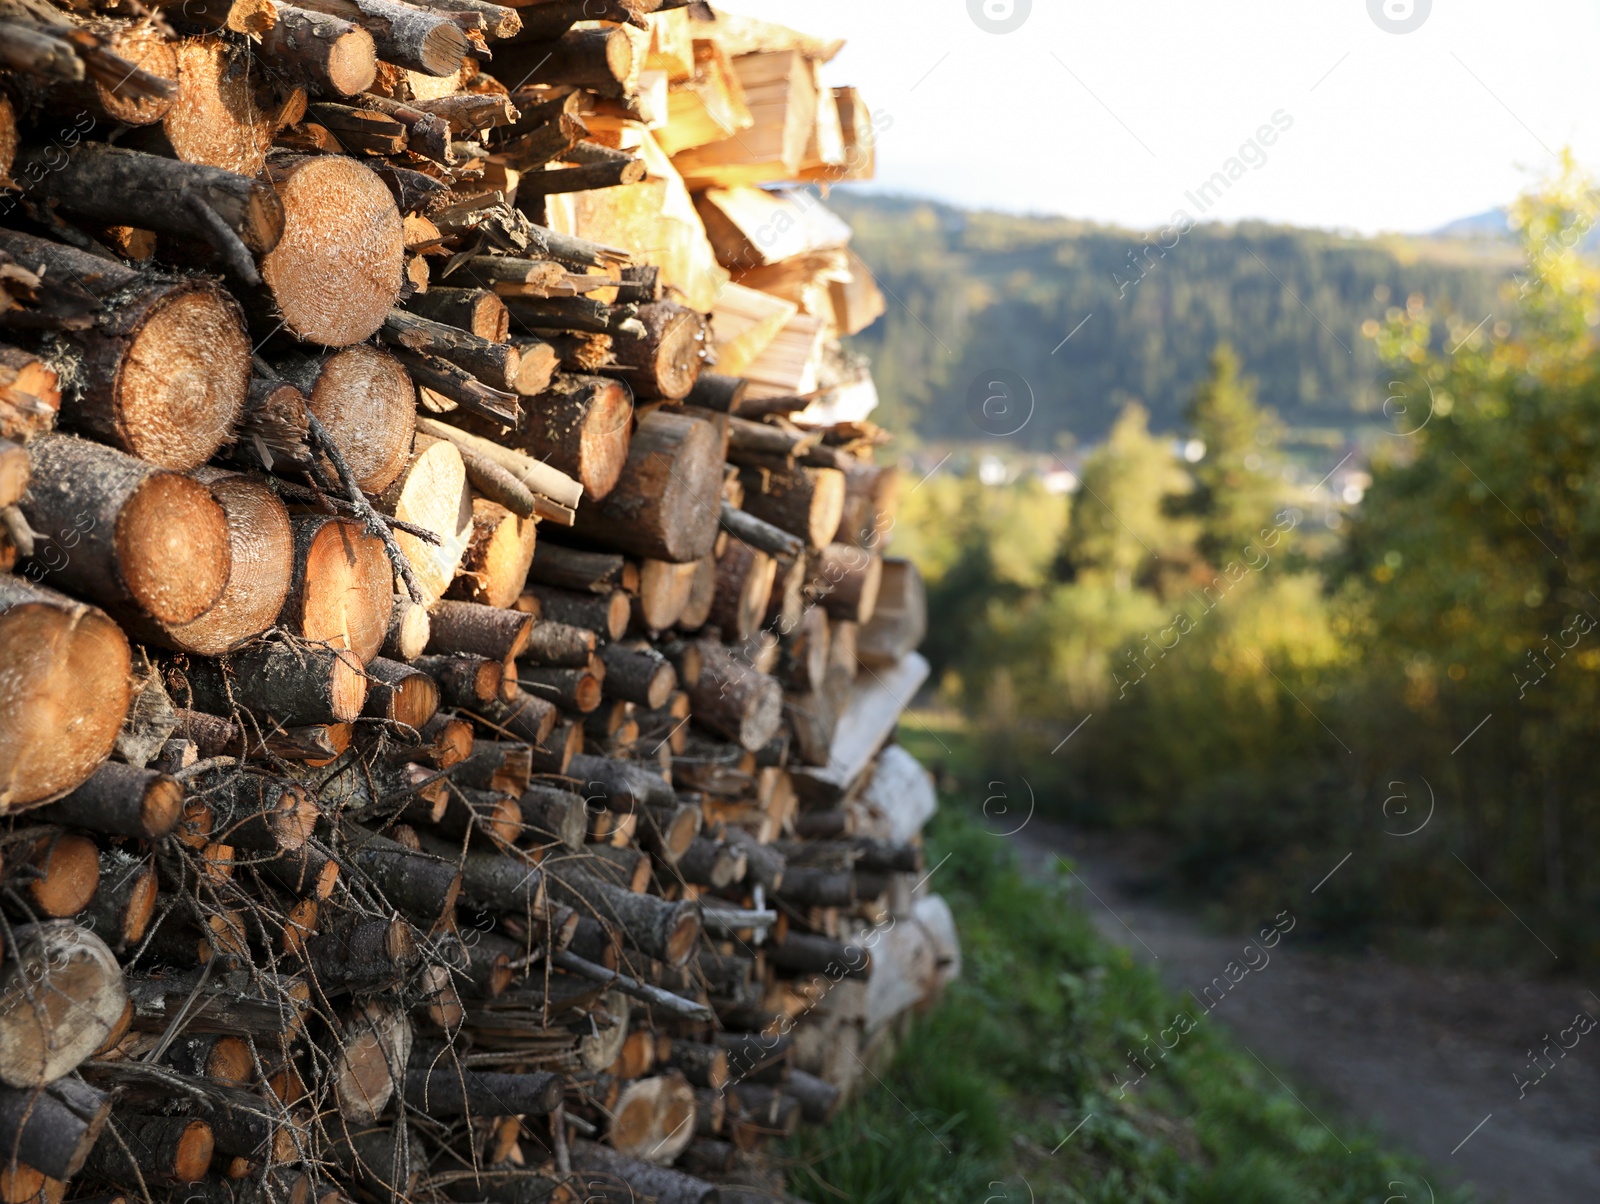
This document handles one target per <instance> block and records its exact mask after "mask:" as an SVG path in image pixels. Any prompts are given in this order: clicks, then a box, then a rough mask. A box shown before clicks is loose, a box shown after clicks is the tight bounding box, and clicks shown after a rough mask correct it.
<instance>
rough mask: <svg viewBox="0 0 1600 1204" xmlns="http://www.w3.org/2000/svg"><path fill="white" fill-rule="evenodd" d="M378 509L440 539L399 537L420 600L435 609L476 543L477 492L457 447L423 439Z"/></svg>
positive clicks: (404, 534) (401, 534)
mask: <svg viewBox="0 0 1600 1204" xmlns="http://www.w3.org/2000/svg"><path fill="white" fill-rule="evenodd" d="M378 508H379V509H380V510H382V511H383V512H384V513H386V514H392V515H393V516H394V517H395V518H397V519H400V520H401V521H402V522H405V523H409V524H410V525H411V526H414V527H419V528H421V529H422V530H424V531H428V532H431V533H432V534H433V536H434V538H435V539H436V540H437V542H436V543H429V542H427V541H426V540H424V539H421V538H419V537H418V536H416V535H412V534H411V533H409V532H406V531H397V532H396V533H395V537H394V538H395V542H396V543H397V544H399V545H400V551H401V552H402V553H404V555H405V558H406V560H407V561H408V562H409V563H410V565H411V572H412V575H413V576H414V577H415V578H416V582H417V586H418V588H419V589H420V591H421V593H422V597H421V598H420V599H419V601H420V602H421V603H422V604H423V605H424V606H429V607H431V606H433V605H434V603H436V602H438V600H439V599H440V598H442V597H443V596H444V593H445V591H446V590H447V589H449V588H450V583H451V581H452V580H454V578H455V574H456V569H457V568H458V567H460V564H461V559H462V557H463V556H465V555H466V550H467V546H468V544H469V542H470V541H471V539H472V530H473V528H472V493H471V491H470V490H469V489H468V487H467V467H466V464H465V463H463V461H462V459H461V453H460V452H459V451H457V450H456V445H455V444H454V443H451V442H450V441H449V440H448V439H434V438H432V437H431V436H429V435H418V436H417V438H416V444H415V447H414V450H413V451H412V453H411V458H410V460H409V461H408V462H407V464H406V466H405V468H404V469H402V470H401V472H400V475H399V476H398V477H396V478H395V479H394V482H393V483H392V484H391V485H390V486H389V488H388V489H387V490H385V491H384V493H383V496H382V497H380V498H379V499H378Z"/></svg>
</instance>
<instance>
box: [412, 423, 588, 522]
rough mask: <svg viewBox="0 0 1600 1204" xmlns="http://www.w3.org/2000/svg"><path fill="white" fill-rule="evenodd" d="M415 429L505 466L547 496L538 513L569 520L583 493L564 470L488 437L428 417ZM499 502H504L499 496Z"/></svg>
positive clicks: (519, 478)
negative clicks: (547, 503)
mask: <svg viewBox="0 0 1600 1204" xmlns="http://www.w3.org/2000/svg"><path fill="white" fill-rule="evenodd" d="M417 430H418V431H420V432H422V433H423V434H425V435H433V436H435V437H436V438H439V439H449V440H450V441H451V442H452V443H454V444H455V445H456V446H457V447H459V448H460V449H461V451H462V454H463V455H465V454H467V453H469V452H470V453H474V454H476V455H480V456H482V457H484V458H485V459H488V460H492V461H494V462H495V463H496V464H499V465H500V466H501V467H502V468H506V469H509V470H510V471H511V473H512V475H513V476H515V477H516V479H517V480H518V482H520V483H521V484H522V485H523V486H525V487H526V488H527V489H529V490H531V491H532V492H533V493H535V494H537V495H539V496H540V497H541V498H545V499H548V501H549V506H548V508H546V507H545V505H543V504H541V507H540V510H539V514H540V517H544V518H553V519H556V520H557V521H558V522H563V523H570V522H571V519H572V511H573V510H574V508H575V507H576V506H577V505H578V500H579V499H580V498H581V497H582V496H583V486H582V485H580V484H579V483H578V482H577V481H575V480H573V479H572V478H571V477H569V476H567V474H566V473H564V472H561V471H559V470H558V469H555V468H552V467H551V466H550V465H548V464H543V463H541V462H540V461H538V460H535V459H533V458H532V457H530V456H528V455H527V454H525V453H523V452H519V451H516V450H515V449H513V448H509V447H502V446H501V445H500V444H498V443H496V442H494V441H493V440H492V439H485V438H482V437H481V436H478V435H474V434H472V433H470V432H468V431H464V430H462V429H460V428H459V427H454V426H450V425H448V424H447V423H443V422H439V421H437V420H435V419H432V418H418V419H417ZM502 504H504V502H503V500H502Z"/></svg>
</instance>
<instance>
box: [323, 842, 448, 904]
mask: <svg viewBox="0 0 1600 1204" xmlns="http://www.w3.org/2000/svg"><path fill="white" fill-rule="evenodd" d="M347 848H348V856H349V860H350V864H351V865H352V866H353V867H355V868H356V869H358V870H360V871H361V872H362V873H364V874H365V875H367V877H368V878H370V879H371V880H372V882H373V883H374V884H375V885H376V886H377V887H378V889H379V890H381V891H382V892H383V893H384V895H386V896H387V897H388V899H389V901H390V903H392V904H393V905H394V906H395V907H396V908H397V909H398V910H399V911H400V912H401V913H402V914H404V915H407V916H410V917H411V918H412V919H414V920H416V921H417V922H418V923H420V924H423V925H427V926H431V925H433V924H435V923H437V922H438V921H439V920H441V919H443V918H444V917H446V916H448V915H449V914H450V913H451V912H452V911H453V910H454V908H455V905H456V898H457V896H458V895H459V894H460V893H461V871H460V870H458V869H457V868H456V867H455V866H454V865H452V864H451V863H450V862H448V861H446V860H445V859H444V858H442V857H433V856H430V855H429V854H426V853H418V852H413V851H412V850H411V849H408V848H406V847H405V846H403V845H399V844H396V843H395V842H394V841H392V840H388V839H385V838H384V837H382V836H377V835H374V834H372V833H370V832H365V831H359V832H355V833H353V834H352V836H351V839H350V840H349V842H348V846H347Z"/></svg>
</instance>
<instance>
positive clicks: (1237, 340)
mask: <svg viewBox="0 0 1600 1204" xmlns="http://www.w3.org/2000/svg"><path fill="white" fill-rule="evenodd" d="M828 204H829V206H830V207H832V208H835V209H837V210H839V212H840V213H841V214H842V215H843V216H844V217H846V218H847V219H848V220H849V221H850V223H851V225H852V226H853V227H854V229H855V238H854V240H853V243H852V245H853V246H854V248H855V249H856V251H857V252H858V253H859V254H860V255H861V256H862V257H863V258H864V259H865V260H866V262H867V263H868V264H869V265H870V266H871V268H872V270H873V273H874V274H875V275H876V276H877V278H878V279H879V281H880V282H881V283H882V284H883V286H884V290H885V293H886V295H887V296H888V310H887V312H886V313H885V314H884V316H883V317H882V318H881V319H879V321H878V322H876V323H875V324H874V325H873V326H871V327H869V328H868V329H867V330H866V331H865V332H863V334H862V335H860V336H858V338H857V340H856V342H857V344H858V347H859V349H860V350H862V351H864V352H867V353H868V354H870V355H871V357H872V362H873V374H874V377H875V379H876V381H877V385H878V390H879V392H880V394H881V395H882V397H883V401H884V405H883V414H884V419H883V421H884V423H885V425H887V426H890V427H892V428H893V429H895V430H899V431H910V430H915V431H916V433H917V434H918V435H920V436H921V437H922V438H924V439H928V440H951V439H954V440H963V439H971V438H973V437H975V434H976V432H975V431H974V429H973V427H972V425H971V423H970V422H969V421H968V419H967V415H966V391H967V387H968V385H969V384H970V383H971V382H972V381H973V380H974V379H976V378H977V377H978V376H979V374H980V373H983V372H987V371H991V370H994V369H998V368H1006V369H1009V370H1011V371H1013V372H1016V373H1019V374H1020V375H1021V376H1023V377H1024V378H1025V379H1026V380H1027V381H1028V382H1029V383H1030V385H1031V387H1032V389H1033V393H1034V399H1035V404H1036V410H1035V413H1034V416H1033V419H1032V420H1031V421H1030V422H1029V423H1028V425H1027V426H1026V427H1025V428H1024V429H1023V430H1022V431H1021V432H1020V433H1019V434H1018V435H1017V436H1016V437H1015V439H1014V440H1013V442H1015V443H1017V444H1019V445H1023V446H1029V447H1034V448H1043V449H1052V448H1055V447H1056V446H1058V444H1059V442H1060V441H1061V440H1063V439H1070V438H1076V439H1079V440H1082V441H1084V442H1096V441H1099V440H1100V439H1102V438H1104V437H1105V435H1106V433H1107V431H1109V429H1110V427H1111V425H1112V423H1113V422H1114V421H1115V419H1116V416H1117V414H1118V413H1119V412H1120V411H1121V410H1122V407H1123V406H1124V405H1125V404H1126V403H1127V402H1129V401H1139V402H1141V403H1142V404H1143V405H1144V406H1145V407H1146V408H1147V409H1148V410H1149V412H1150V415H1151V426H1152V427H1153V428H1154V429H1156V430H1171V429H1173V428H1175V427H1176V426H1178V424H1179V423H1180V421H1181V420H1182V414H1183V408H1184V405H1185V403H1186V402H1187V401H1188V399H1189V396H1190V391H1191V390H1192V389H1193V387H1194V383H1195V381H1196V380H1198V379H1200V378H1201V377H1202V376H1203V375H1204V373H1205V371H1206V360H1207V357H1209V356H1210V355H1211V353H1212V351H1213V349H1214V348H1215V346H1216V344H1217V343H1218V342H1219V341H1221V340H1223V339H1227V340H1229V341H1231V342H1232V344H1233V346H1234V347H1235V348H1236V349H1237V351H1238V354H1239V358H1240V360H1241V361H1242V362H1243V363H1244V364H1245V365H1247V366H1248V368H1249V370H1250V371H1251V372H1252V373H1254V374H1255V375H1257V376H1258V377H1259V378H1260V382H1261V391H1262V395H1263V396H1264V397H1267V398H1269V399H1270V400H1271V402H1272V404H1273V405H1274V406H1275V407H1276V409H1277V410H1278V412H1279V414H1280V415H1281V416H1282V417H1283V419H1284V420H1285V421H1286V422H1288V423H1290V424H1292V425H1294V426H1297V427H1302V426H1318V427H1338V428H1341V429H1345V430H1348V429H1350V428H1351V427H1353V426H1355V425H1357V424H1359V423H1361V422H1363V421H1367V422H1379V423H1381V422H1383V416H1382V414H1381V413H1380V411H1381V408H1382V406H1383V402H1384V398H1385V396H1386V393H1385V390H1384V388H1383V383H1384V381H1385V380H1386V379H1387V378H1386V376H1385V375H1384V371H1383V365H1382V363H1381V362H1380V360H1379V357H1378V356H1377V354H1376V352H1375V349H1374V347H1373V345H1372V344H1371V342H1370V341H1368V340H1364V339H1362V337H1361V334H1360V330H1361V326H1362V323H1363V322H1364V321H1366V320H1367V319H1369V318H1372V317H1374V316H1379V315H1381V313H1382V311H1383V307H1384V305H1385V304H1386V303H1387V302H1388V301H1389V300H1390V299H1391V298H1394V299H1396V300H1398V301H1400V302H1401V303H1403V300H1404V299H1405V298H1406V297H1407V296H1408V295H1410V294H1413V293H1422V294H1426V295H1427V296H1429V297H1431V298H1434V299H1435V300H1436V301H1444V302H1447V303H1448V304H1449V305H1450V306H1451V307H1452V309H1453V311H1454V312H1457V313H1460V314H1462V315H1466V328H1470V327H1471V326H1472V324H1473V323H1475V322H1477V321H1478V319H1479V318H1481V317H1482V316H1483V315H1484V314H1486V313H1489V312H1490V311H1492V310H1496V309H1497V308H1498V303H1499V297H1498V290H1499V287H1500V284H1501V282H1502V281H1504V280H1505V279H1506V277H1507V276H1508V275H1509V274H1510V273H1511V272H1512V271H1514V270H1516V269H1517V268H1518V267H1519V266H1520V260H1519V258H1518V257H1517V255H1516V253H1515V249H1514V248H1507V247H1504V246H1500V245H1495V244H1484V243H1475V244H1469V243H1465V242H1461V241H1455V240H1430V239H1400V238H1382V239H1367V238H1356V237H1347V236H1343V235H1338V234H1332V233H1328V232H1324V231H1316V230H1301V229H1294V228H1290V227H1282V226H1271V225H1265V224H1262V223H1259V222H1246V223H1241V224H1239V225H1237V226H1221V225H1215V224H1206V225H1201V226H1196V227H1194V228H1193V229H1191V230H1189V231H1187V232H1186V233H1184V234H1183V235H1182V238H1181V240H1180V241H1179V242H1178V243H1177V244H1176V245H1175V246H1173V247H1172V248H1170V249H1167V250H1165V251H1162V252H1161V254H1160V255H1154V254H1151V253H1150V252H1151V250H1152V249H1151V248H1150V247H1149V246H1148V239H1149V236H1148V235H1141V234H1140V233H1138V232H1136V231H1131V230H1124V229H1118V228H1116V227H1111V226H1099V225H1094V224H1091V223H1087V222H1078V221H1071V220H1068V219H1062V218H1040V217H1017V216H1011V215H1006V214H998V213H964V212H961V211H959V210H956V209H952V208H948V207H946V206H942V205H938V204H934V203H931V202H927V201H919V200H910V199H904V198H893V197H881V196H863V195H860V194H852V193H850V192H848V190H844V189H839V190H835V192H834V194H833V195H832V196H831V197H830V198H829V201H828ZM1134 253H1137V255H1138V256H1139V257H1140V258H1141V260H1142V261H1143V262H1145V264H1146V267H1145V269H1144V271H1145V274H1144V276H1143V279H1142V280H1141V281H1140V282H1139V283H1138V284H1137V285H1136V286H1134V287H1131V288H1127V289H1124V288H1122V287H1121V286H1119V285H1118V284H1117V283H1115V280H1116V279H1117V277H1118V276H1119V274H1120V276H1121V277H1123V278H1125V277H1126V276H1127V275H1128V263H1129V256H1130V254H1134ZM1069 333H1071V338H1070V340H1068V341H1066V342H1063V340H1064V339H1066V336H1067V335H1068V334H1069ZM1463 333H1465V328H1464V329H1463Z"/></svg>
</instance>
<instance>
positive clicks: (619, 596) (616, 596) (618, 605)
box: [528, 553, 630, 640]
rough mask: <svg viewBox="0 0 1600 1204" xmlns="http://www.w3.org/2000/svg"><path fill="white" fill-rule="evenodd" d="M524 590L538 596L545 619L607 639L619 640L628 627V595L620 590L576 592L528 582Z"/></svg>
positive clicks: (535, 596)
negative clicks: (579, 628)
mask: <svg viewBox="0 0 1600 1204" xmlns="http://www.w3.org/2000/svg"><path fill="white" fill-rule="evenodd" d="M537 559H538V556H537V553H536V554H535V560H537ZM530 576H531V574H530ZM528 593H529V594H531V595H532V596H533V597H534V598H536V599H538V602H539V607H540V614H541V615H542V616H543V617H544V618H545V619H550V620H553V621H555V622H557V623H565V624H568V625H569V626H572V627H583V628H586V629H588V630H589V631H592V632H595V633H596V634H597V635H601V636H604V637H605V638H606V639H608V640H619V639H621V638H622V636H623V633H624V632H626V631H627V630H628V614H629V610H630V606H629V602H628V595H627V594H625V593H623V592H622V591H621V590H616V591H614V592H611V593H600V594H591V593H578V592H576V591H573V590H565V589H557V588H555V587H553V586H548V585H538V584H534V583H533V582H532V581H530V582H529V584H528Z"/></svg>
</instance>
